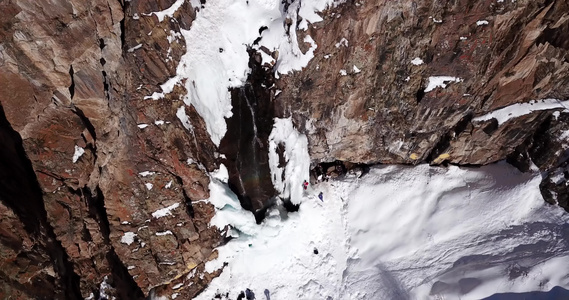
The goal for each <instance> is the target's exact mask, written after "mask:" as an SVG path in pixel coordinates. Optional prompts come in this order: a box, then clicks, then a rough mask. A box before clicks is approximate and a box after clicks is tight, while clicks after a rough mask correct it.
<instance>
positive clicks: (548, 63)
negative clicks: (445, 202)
mask: <svg viewBox="0 0 569 300" xmlns="http://www.w3.org/2000/svg"><path fill="white" fill-rule="evenodd" d="M568 11H569V4H568V3H567V2H566V1H516V2H511V1H510V2H507V1H505V2H501V3H496V2H495V1H466V0H465V1H375V2H374V1H365V2H358V1H355V2H354V3H350V4H346V5H344V6H340V7H339V8H337V9H333V10H332V11H329V12H327V13H326V14H325V16H324V21H322V22H320V23H316V24H314V25H313V26H311V27H310V28H309V30H308V31H307V32H306V34H308V35H310V36H311V37H312V38H313V39H314V40H315V41H316V43H317V44H318V48H317V49H316V51H315V57H314V59H312V61H311V62H310V63H309V65H308V66H307V68H306V69H305V70H303V71H302V72H299V73H296V74H294V75H292V76H288V77H286V78H285V79H284V80H282V81H281V82H280V84H281V87H282V89H283V93H282V94H281V95H280V96H279V97H278V98H277V103H278V105H280V108H279V111H280V112H279V114H280V115H282V116H288V115H292V116H293V118H294V120H295V122H296V124H297V125H298V126H300V128H303V129H304V131H306V132H307V133H309V142H310V154H311V157H312V158H313V159H314V160H317V161H331V160H336V159H337V160H344V161H351V162H364V163H377V162H381V163H418V162H421V161H429V162H433V161H437V158H438V157H439V156H440V155H441V154H444V160H447V161H450V162H452V163H457V164H476V165H479V164H488V163H491V162H495V161H497V160H501V159H504V158H506V156H507V155H508V154H510V153H512V152H513V150H514V149H515V148H516V147H517V146H519V145H520V144H522V143H523V142H524V141H525V140H526V138H528V137H530V136H531V135H532V134H533V133H534V132H535V131H536V129H537V128H538V127H539V125H540V124H541V123H542V122H543V121H544V120H545V117H546V115H548V114H549V113H550V112H542V113H535V114H532V115H529V116H527V117H522V118H516V119H513V120H511V121H509V122H507V123H505V124H503V125H500V126H498V127H497V128H496V129H494V130H492V132H491V133H488V132H489V131H488V130H484V128H486V127H487V126H488V124H487V123H483V122H472V118H473V117H476V116H479V115H484V114H486V113H488V112H490V111H493V110H495V109H497V108H500V107H504V106H507V105H510V104H514V103H521V102H528V101H529V100H532V99H546V98H556V99H561V100H565V99H568V98H569V88H568V87H569V85H568V83H569V77H567V76H566V75H564V74H567V70H568V68H569V60H568V57H569V48H568V47H567V42H566V41H567V38H568V37H569V36H568V34H569V31H568V30H567V28H569V27H568V26H569V19H567V12H568ZM478 21H485V22H479V23H478V24H480V25H478V24H477V22H478ZM414 58H421V59H422V60H423V61H424V63H423V64H420V65H415V64H413V63H411V62H412V61H413V59H414ZM358 70H361V72H360V71H358ZM341 73H346V74H347V75H345V76H344V75H342V74H341ZM431 76H452V77H457V78H460V79H461V80H462V81H461V82H455V83H448V86H447V88H446V89H442V88H436V89H434V90H432V91H430V92H426V91H425V88H426V87H427V86H428V83H429V77H431ZM439 162H440V159H439Z"/></svg>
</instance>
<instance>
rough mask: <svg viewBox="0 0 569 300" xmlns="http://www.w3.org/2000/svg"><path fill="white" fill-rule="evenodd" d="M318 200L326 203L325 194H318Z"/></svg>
mask: <svg viewBox="0 0 569 300" xmlns="http://www.w3.org/2000/svg"><path fill="white" fill-rule="evenodd" d="M318 199H320V201H322V202H324V194H322V192H320V194H318Z"/></svg>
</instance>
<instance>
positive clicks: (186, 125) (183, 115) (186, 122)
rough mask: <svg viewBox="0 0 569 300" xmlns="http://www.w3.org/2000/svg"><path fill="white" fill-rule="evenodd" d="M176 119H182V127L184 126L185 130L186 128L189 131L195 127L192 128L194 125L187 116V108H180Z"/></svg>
mask: <svg viewBox="0 0 569 300" xmlns="http://www.w3.org/2000/svg"><path fill="white" fill-rule="evenodd" d="M176 117H178V119H180V122H182V125H183V126H184V128H186V129H188V130H193V129H194V127H193V126H192V123H190V118H189V117H188V115H186V107H185V106H180V107H179V108H178V110H177V111H176Z"/></svg>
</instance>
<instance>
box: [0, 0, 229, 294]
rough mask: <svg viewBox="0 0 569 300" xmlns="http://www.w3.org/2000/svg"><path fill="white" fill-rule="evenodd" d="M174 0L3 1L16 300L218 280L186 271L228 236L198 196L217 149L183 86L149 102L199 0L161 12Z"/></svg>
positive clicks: (8, 262)
mask: <svg viewBox="0 0 569 300" xmlns="http://www.w3.org/2000/svg"><path fill="white" fill-rule="evenodd" d="M173 3H174V1H158V2H156V1H127V2H119V1H90V2H84V1H51V2H49V3H48V2H37V1H10V2H4V3H2V4H1V6H2V8H1V11H2V18H1V20H2V22H3V24H2V25H3V26H2V30H1V31H0V33H1V34H0V37H1V41H0V43H1V46H0V51H1V52H0V58H1V61H0V64H1V65H2V68H1V69H0V78H1V82H2V84H1V87H0V94H1V96H0V102H1V104H2V108H3V111H4V112H5V116H6V117H5V119H4V121H3V123H2V130H3V132H2V134H3V136H5V137H6V138H3V139H2V140H3V141H5V143H6V149H4V150H5V151H4V152H3V156H2V159H3V161H5V162H6V163H5V164H3V165H2V170H1V171H2V174H3V175H2V186H1V187H2V188H1V189H2V191H1V192H2V193H1V195H2V196H1V200H2V203H3V206H2V211H6V213H5V214H2V216H1V223H2V225H1V227H2V228H3V229H2V230H3V234H2V237H3V239H2V243H1V245H2V247H3V248H2V249H3V251H2V253H6V255H5V256H4V257H3V259H2V265H3V266H6V268H3V270H4V271H3V276H1V278H2V282H3V288H2V290H3V292H4V293H5V295H21V296H22V297H24V298H25V297H34V298H45V299H48V298H52V297H53V296H54V295H55V297H56V298H58V299H64V298H65V299H78V298H81V297H84V298H86V297H89V296H90V295H93V296H95V297H99V293H103V290H105V291H106V292H105V293H107V294H108V295H115V296H119V297H120V298H122V299H137V298H143V297H144V295H148V293H149V292H150V290H151V289H153V288H155V287H157V288H158V289H162V290H163V289H167V288H168V286H169V285H168V284H170V283H171V282H172V281H173V280H177V282H175V283H172V284H171V285H174V284H177V283H178V282H180V281H192V280H194V281H196V282H195V283H196V284H194V286H193V288H191V289H186V290H185V291H184V293H187V297H191V295H193V294H195V293H196V292H197V291H198V290H200V289H201V288H203V286H204V284H206V283H207V282H208V278H210V277H209V276H205V277H203V276H202V278H199V274H200V273H199V272H198V273H197V275H196V277H195V278H193V277H191V276H188V277H187V278H186V277H183V278H182V277H181V276H182V275H186V274H187V273H189V272H190V271H191V270H192V269H194V268H195V267H196V266H198V269H199V270H202V269H203V262H205V261H206V260H207V259H208V258H209V256H210V255H211V254H212V250H213V248H214V247H215V246H217V245H218V244H219V242H220V241H221V236H220V234H219V232H218V230H217V229H216V228H213V227H209V226H208V223H209V219H210V218H211V216H212V214H213V207H212V206H210V205H208V204H205V203H198V204H193V203H192V202H193V201H196V200H200V199H205V198H207V197H208V188H207V185H208V182H209V179H208V177H207V175H206V173H205V172H206V170H212V169H213V168H215V166H216V163H215V158H214V154H215V147H214V146H213V144H212V143H211V141H209V137H208V136H207V133H206V132H205V129H204V126H203V124H201V123H200V122H201V121H200V120H201V118H200V117H199V116H198V115H197V114H196V112H195V110H194V109H193V108H191V107H187V108H186V113H187V114H188V115H189V116H190V118H191V119H192V120H193V122H194V123H195V126H194V130H193V131H192V132H191V133H192V134H190V133H189V132H188V131H187V130H186V129H185V128H184V127H183V126H182V124H180V123H179V122H178V121H177V119H176V118H175V115H176V110H177V109H178V108H179V106H180V103H181V101H179V99H178V96H177V95H179V94H181V93H182V92H183V91H179V92H178V93H173V94H171V95H169V97H170V100H171V101H168V102H156V101H153V100H148V99H145V98H144V97H145V96H147V95H150V94H152V93H153V92H154V91H156V90H157V89H158V85H159V84H160V83H162V82H164V81H166V80H167V79H168V78H169V77H171V76H173V74H174V73H175V69H176V66H177V62H178V61H179V59H180V56H181V55H182V54H183V53H184V52H185V49H184V45H185V43H184V40H183V38H182V37H181V35H180V34H179V31H180V29H181V28H185V29H189V28H190V25H191V22H192V20H193V18H194V11H193V8H192V7H191V5H190V4H189V3H184V4H183V5H182V6H181V7H179V9H178V10H177V12H176V13H175V14H174V17H169V16H168V17H165V18H161V17H160V18H159V17H158V15H157V14H153V12H159V11H161V10H162V9H167V8H169V7H171V6H172V4H173ZM143 124H144V125H143ZM165 208H166V211H165V210H164V209H165ZM167 208H169V209H167ZM160 209H162V211H160ZM19 222H20V223H19ZM160 233H163V234H160ZM3 255H4V254H3ZM28 266H29V267H28ZM102 282H105V284H103V285H101V283H102ZM103 286H104V287H105V288H104V289H103ZM100 289H101V292H99V290H100Z"/></svg>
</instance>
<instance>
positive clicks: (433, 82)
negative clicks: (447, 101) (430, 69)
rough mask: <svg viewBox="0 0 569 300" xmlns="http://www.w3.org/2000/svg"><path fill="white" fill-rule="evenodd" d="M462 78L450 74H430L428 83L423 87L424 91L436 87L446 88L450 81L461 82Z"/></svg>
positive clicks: (426, 91)
mask: <svg viewBox="0 0 569 300" xmlns="http://www.w3.org/2000/svg"><path fill="white" fill-rule="evenodd" d="M462 81H463V80H462V79H460V78H458V77H452V76H431V77H429V84H428V85H427V88H426V89H425V93H428V92H430V91H432V90H434V89H436V88H437V87H441V88H443V89H444V88H446V87H447V85H448V84H449V83H451V82H462Z"/></svg>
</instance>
